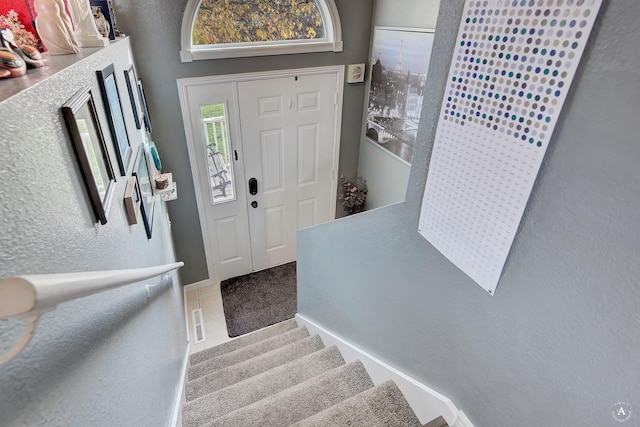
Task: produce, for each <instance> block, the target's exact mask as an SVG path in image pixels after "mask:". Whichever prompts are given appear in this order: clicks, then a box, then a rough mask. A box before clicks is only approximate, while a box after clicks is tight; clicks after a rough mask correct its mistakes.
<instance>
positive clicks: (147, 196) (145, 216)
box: [133, 144, 155, 239]
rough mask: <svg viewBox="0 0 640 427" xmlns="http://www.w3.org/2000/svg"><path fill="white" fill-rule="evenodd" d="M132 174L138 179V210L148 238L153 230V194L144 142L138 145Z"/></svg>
mask: <svg viewBox="0 0 640 427" xmlns="http://www.w3.org/2000/svg"><path fill="white" fill-rule="evenodd" d="M133 175H134V176H135V177H136V180H137V181H138V188H139V190H140V212H141V213H142V220H143V222H144V228H145V230H146V231H147V238H149V239H150V238H151V231H152V230H153V211H154V205H155V203H154V202H155V198H154V195H153V183H152V182H151V175H150V174H149V164H148V160H147V150H146V149H145V147H144V144H142V145H140V149H139V150H138V155H137V157H136V161H135V164H134V167H133Z"/></svg>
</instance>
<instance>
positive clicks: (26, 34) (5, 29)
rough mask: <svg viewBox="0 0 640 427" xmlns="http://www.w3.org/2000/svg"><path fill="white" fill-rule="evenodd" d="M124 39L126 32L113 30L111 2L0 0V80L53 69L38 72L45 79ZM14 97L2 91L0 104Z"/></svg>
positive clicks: (17, 89)
mask: <svg viewBox="0 0 640 427" xmlns="http://www.w3.org/2000/svg"><path fill="white" fill-rule="evenodd" d="M16 9H17V10H16ZM122 37H124V34H122V33H120V32H119V31H118V29H117V27H116V23H115V16H114V14H113V8H112V6H111V0H30V1H27V2H24V1H22V2H17V1H13V0H9V1H8V2H6V4H5V1H4V0H3V5H2V6H0V81H1V80H7V79H15V78H19V77H23V78H24V79H28V77H29V76H28V74H31V73H30V72H29V73H28V70H29V69H37V68H40V69H42V68H43V67H45V66H47V67H46V68H49V66H52V68H53V69H52V70H47V71H44V70H38V71H37V72H36V75H37V76H38V77H41V78H46V76H48V75H51V74H52V73H55V72H57V71H59V70H61V69H62V68H66V66H69V65H71V64H73V63H75V62H77V61H79V60H81V59H82V58H85V57H86V56H88V55H91V54H93V53H95V52H96V51H97V50H100V49H102V48H104V47H106V46H109V43H110V41H116V40H117V39H118V38H122ZM58 57H60V60H58ZM65 57H66V58H65ZM63 58H64V59H63ZM25 75H27V77H26V78H25V77H24V76H25ZM38 77H36V79H35V80H36V81H38V80H39V79H38ZM29 85H30V83H29V82H22V83H21V84H18V85H16V86H15V90H14V92H15V91H19V90H22V89H24V88H26V87H28V86H29ZM2 86H6V84H5V83H1V82H0V90H2ZM13 94H14V93H9V94H8V95H7V94H4V93H1V92H0V101H1V100H3V99H6V98H7V97H8V96H11V95H13Z"/></svg>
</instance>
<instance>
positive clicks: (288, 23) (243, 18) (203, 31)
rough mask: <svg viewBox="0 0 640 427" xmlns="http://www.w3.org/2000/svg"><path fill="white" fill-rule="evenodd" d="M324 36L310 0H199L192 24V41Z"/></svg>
mask: <svg viewBox="0 0 640 427" xmlns="http://www.w3.org/2000/svg"><path fill="white" fill-rule="evenodd" d="M324 37H325V34H324V26H323V22H322V15H321V13H320V10H319V9H318V6H317V5H316V3H315V1H313V0H245V1H242V0H202V3H201V4H200V8H199V9H198V12H197V14H196V19H195V22H194V25H193V44H194V45H208V44H219V43H251V42H274V41H286V40H305V39H322V38H324Z"/></svg>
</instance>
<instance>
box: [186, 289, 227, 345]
mask: <svg viewBox="0 0 640 427" xmlns="http://www.w3.org/2000/svg"><path fill="white" fill-rule="evenodd" d="M185 300H186V302H187V307H186V317H187V324H188V325H189V326H188V327H189V341H190V342H191V354H193V353H197V352H198V351H202V350H204V349H207V348H210V347H215V346H216V345H218V344H222V343H223V342H227V341H231V338H229V335H227V322H226V321H225V319H224V310H223V308H222V294H221V293H220V285H219V284H218V285H210V286H206V287H195V286H194V287H193V288H191V289H189V288H186V289H185ZM198 308H201V309H202V322H203V325H204V337H205V338H206V339H205V341H203V342H201V343H198V344H194V341H195V339H194V336H195V335H194V333H193V317H192V314H191V312H192V311H193V310H195V309H198Z"/></svg>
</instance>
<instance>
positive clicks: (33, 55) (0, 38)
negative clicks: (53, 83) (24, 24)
mask: <svg viewBox="0 0 640 427" xmlns="http://www.w3.org/2000/svg"><path fill="white" fill-rule="evenodd" d="M0 44H2V47H3V48H5V49H8V50H10V51H12V52H13V53H15V54H16V55H18V56H19V57H21V58H22V59H23V60H24V62H26V63H27V68H40V67H44V59H42V55H41V54H40V51H38V49H36V48H35V47H33V46H24V45H23V46H18V44H17V43H16V41H15V39H14V37H13V33H12V32H11V30H10V29H8V28H2V29H0Z"/></svg>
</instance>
